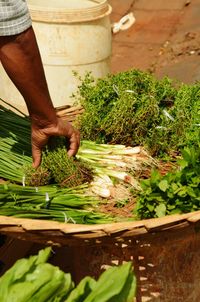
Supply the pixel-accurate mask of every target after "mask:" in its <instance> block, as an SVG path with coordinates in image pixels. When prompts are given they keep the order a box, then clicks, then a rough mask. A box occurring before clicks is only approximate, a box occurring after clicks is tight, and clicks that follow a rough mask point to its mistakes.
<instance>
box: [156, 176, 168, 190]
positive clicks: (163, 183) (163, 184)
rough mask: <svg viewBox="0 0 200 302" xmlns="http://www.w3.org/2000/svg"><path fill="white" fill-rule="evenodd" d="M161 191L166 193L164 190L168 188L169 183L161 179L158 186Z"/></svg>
mask: <svg viewBox="0 0 200 302" xmlns="http://www.w3.org/2000/svg"><path fill="white" fill-rule="evenodd" d="M158 186H159V188H160V190H161V191H163V192H166V190H167V189H168V188H169V183H168V181H167V180H166V179H163V180H161V181H160V182H159V184H158Z"/></svg>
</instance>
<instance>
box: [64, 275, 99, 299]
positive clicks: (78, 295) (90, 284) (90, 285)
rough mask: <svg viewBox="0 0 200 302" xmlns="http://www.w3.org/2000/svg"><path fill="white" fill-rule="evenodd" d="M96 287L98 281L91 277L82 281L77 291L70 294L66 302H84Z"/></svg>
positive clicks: (74, 290)
mask: <svg viewBox="0 0 200 302" xmlns="http://www.w3.org/2000/svg"><path fill="white" fill-rule="evenodd" d="M95 285H96V281H95V280H94V279H93V278H91V277H85V278H84V279H82V280H81V281H80V283H79V284H78V285H77V286H76V288H75V289H73V291H72V292H71V293H70V295H69V297H68V298H67V300H66V301H65V302H79V301H84V299H86V298H87V296H88V295H89V294H90V293H91V292H92V290H93V289H94V287H95Z"/></svg>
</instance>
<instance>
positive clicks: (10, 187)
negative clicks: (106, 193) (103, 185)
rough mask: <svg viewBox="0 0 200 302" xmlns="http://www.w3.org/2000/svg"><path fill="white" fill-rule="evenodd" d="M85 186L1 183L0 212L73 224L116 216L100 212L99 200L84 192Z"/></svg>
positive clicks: (1, 213) (100, 221) (94, 221)
mask: <svg viewBox="0 0 200 302" xmlns="http://www.w3.org/2000/svg"><path fill="white" fill-rule="evenodd" d="M86 187H87V186H86V185H82V186H79V187H76V188H74V189H69V188H64V189H63V188H62V189H61V188H59V187H56V186H44V187H39V188H33V187H23V186H20V185H15V184H1V185H0V215H5V216H14V217H22V218H32V219H34V218H35V219H48V220H57V221H60V222H65V223H67V222H72V223H88V224H94V223H105V222H111V221H113V218H112V217H110V216H108V215H105V214H102V213H98V212H97V209H96V208H97V204H98V200H97V199H96V198H94V197H92V196H86V195H85V194H84V191H85V188H86Z"/></svg>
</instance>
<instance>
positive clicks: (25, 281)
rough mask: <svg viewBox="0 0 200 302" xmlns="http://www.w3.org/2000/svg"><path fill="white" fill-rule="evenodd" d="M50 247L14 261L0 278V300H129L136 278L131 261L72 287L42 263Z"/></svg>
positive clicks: (68, 279) (66, 276) (65, 276)
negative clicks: (97, 277)
mask: <svg viewBox="0 0 200 302" xmlns="http://www.w3.org/2000/svg"><path fill="white" fill-rule="evenodd" d="M50 252H51V249H50V248H46V249H44V250H41V251H40V252H39V254H38V255H36V256H31V257H30V258H28V259H25V258H24V259H20V260H18V261H17V262H16V263H15V264H14V265H13V266H12V267H11V268H10V269H9V270H8V271H7V272H6V273H5V274H4V275H3V276H2V277H1V278H0V301H4V302H11V301H12V302H27V301H29V302H132V301H133V298H134V297H135V293H136V278H135V275H134V273H133V269H132V264H131V262H127V263H125V264H123V265H120V266H115V267H110V268H108V269H107V270H106V271H104V272H103V273H102V274H101V275H100V277H99V279H98V280H97V281H96V280H95V279H93V278H91V277H89V276H86V277H85V278H83V279H82V280H81V281H80V283H79V284H78V285H77V286H76V287H75V285H74V282H73V281H72V279H71V275H70V274H66V273H64V272H63V271H61V270H60V269H59V268H58V267H56V266H53V265H51V264H49V263H46V261H47V260H48V258H49V256H50Z"/></svg>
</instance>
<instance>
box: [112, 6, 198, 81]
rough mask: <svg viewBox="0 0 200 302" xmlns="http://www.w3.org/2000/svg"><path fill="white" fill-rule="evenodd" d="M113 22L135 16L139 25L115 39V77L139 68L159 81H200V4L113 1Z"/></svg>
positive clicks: (113, 64)
mask: <svg viewBox="0 0 200 302" xmlns="http://www.w3.org/2000/svg"><path fill="white" fill-rule="evenodd" d="M109 3H110V4H111V5H112V7H113V12H112V15H111V21H112V22H116V21H118V20H119V19H120V18H121V17H122V16H124V15H125V14H127V13H129V12H133V14H134V16H135V17H136V23H135V24H134V25H133V26H132V27H131V28H130V29H128V30H127V31H121V32H119V33H117V34H115V35H113V56H112V61H111V71H112V72H113V73H116V72H119V71H124V70H128V69H131V68H139V69H141V70H149V71H151V72H153V73H155V75H156V76H157V77H163V76H165V75H168V76H169V77H171V78H175V79H178V80H180V81H183V82H187V83H191V82H194V81H196V80H200V0H168V1H163V0H109Z"/></svg>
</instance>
